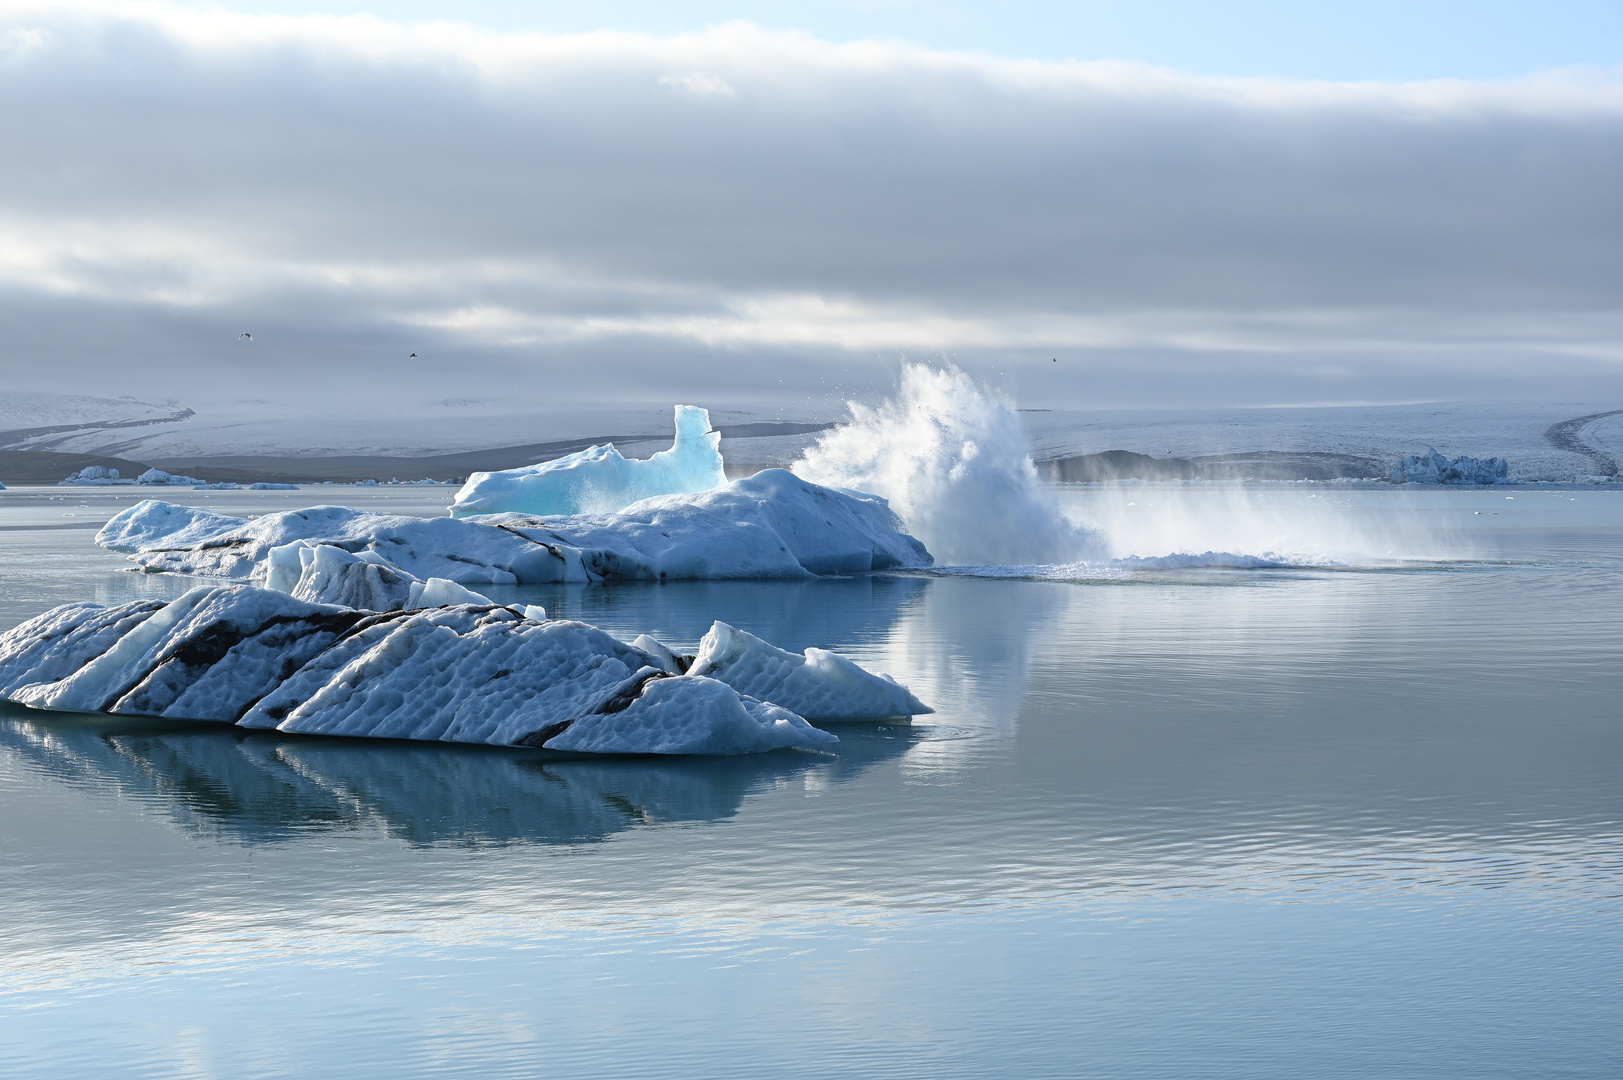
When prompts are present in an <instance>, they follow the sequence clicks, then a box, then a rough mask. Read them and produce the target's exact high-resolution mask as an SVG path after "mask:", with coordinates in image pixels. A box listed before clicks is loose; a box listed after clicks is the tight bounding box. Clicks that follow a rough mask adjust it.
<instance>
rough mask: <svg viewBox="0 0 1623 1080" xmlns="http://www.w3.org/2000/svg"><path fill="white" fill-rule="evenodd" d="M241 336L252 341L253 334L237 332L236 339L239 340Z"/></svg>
mask: <svg viewBox="0 0 1623 1080" xmlns="http://www.w3.org/2000/svg"><path fill="white" fill-rule="evenodd" d="M243 338H247V339H248V340H249V341H252V340H253V339H254V336H253V335H252V334H238V335H237V340H238V341H241V340H242V339H243Z"/></svg>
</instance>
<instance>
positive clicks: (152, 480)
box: [135, 469, 208, 487]
mask: <svg viewBox="0 0 1623 1080" xmlns="http://www.w3.org/2000/svg"><path fill="white" fill-rule="evenodd" d="M135 482H136V483H137V484H162V485H167V486H170V487H195V486H197V485H198V484H205V483H207V482H208V481H206V480H199V479H198V478H197V477H195V476H182V475H180V474H179V473H168V472H164V471H163V470H162V469H148V470H147V471H146V472H144V473H142V474H141V475H140V476H137V477H136V478H135Z"/></svg>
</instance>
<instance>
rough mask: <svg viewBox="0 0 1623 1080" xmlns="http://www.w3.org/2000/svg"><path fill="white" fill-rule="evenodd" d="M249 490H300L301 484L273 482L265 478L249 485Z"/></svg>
mask: <svg viewBox="0 0 1623 1080" xmlns="http://www.w3.org/2000/svg"><path fill="white" fill-rule="evenodd" d="M248 490H249V491H298V490H299V485H297V484H272V483H268V482H266V481H264V480H261V481H260V482H259V483H257V484H249V485H248Z"/></svg>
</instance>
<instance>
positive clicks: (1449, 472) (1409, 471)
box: [1392, 447, 1510, 484]
mask: <svg viewBox="0 0 1623 1080" xmlns="http://www.w3.org/2000/svg"><path fill="white" fill-rule="evenodd" d="M1509 474H1510V462H1508V461H1506V460H1505V459H1504V458H1497V457H1491V458H1480V459H1479V458H1474V457H1457V458H1452V459H1451V458H1446V457H1444V456H1443V455H1441V454H1439V453H1438V452H1437V449H1436V447H1431V448H1429V449H1428V450H1427V451H1426V452H1425V453H1424V454H1410V455H1409V456H1408V457H1406V458H1404V459H1403V460H1402V461H1400V462H1398V463H1397V465H1396V466H1395V467H1394V468H1393V469H1392V482H1393V483H1394V484H1504V483H1509Z"/></svg>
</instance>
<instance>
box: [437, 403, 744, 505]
mask: <svg viewBox="0 0 1623 1080" xmlns="http://www.w3.org/2000/svg"><path fill="white" fill-rule="evenodd" d="M726 482H727V477H726V475H725V474H724V473H723V472H722V465H721V435H720V433H718V432H715V431H712V430H710V413H709V412H708V411H706V410H705V409H700V408H696V407H695V406H692V405H678V406H676V441H675V442H674V443H673V444H672V445H671V448H670V449H669V450H661V451H660V452H659V453H657V454H655V455H654V456H653V457H651V458H648V459H647V460H646V461H638V460H635V459H628V458H626V457H624V456H622V455H621V453H620V451H618V450H616V449H615V448H614V444H613V443H604V444H603V445H601V446H592V447H589V448H587V449H585V450H582V451H580V452H579V453H575V454H570V455H569V456H567V457H561V458H558V459H556V460H554V461H543V462H541V463H540V464H539V465H527V466H525V467H524V468H522V469H506V470H503V471H501V472H476V473H474V474H473V475H472V476H470V477H468V482H467V483H466V484H464V485H463V486H462V490H460V491H458V492H457V494H456V501H455V502H453V503H452V504H451V516H453V517H469V516H472V515H475V514H501V513H518V514H534V515H538V516H550V515H555V514H604V513H612V512H613V511H616V510H622V509H624V508H625V507H627V506H630V505H631V504H632V503H635V502H640V501H641V500H643V499H647V498H650V497H652V496H655V495H685V494H690V493H692V492H698V491H709V490H710V489H711V488H716V487H720V486H721V485H722V484H724V483H726Z"/></svg>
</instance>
